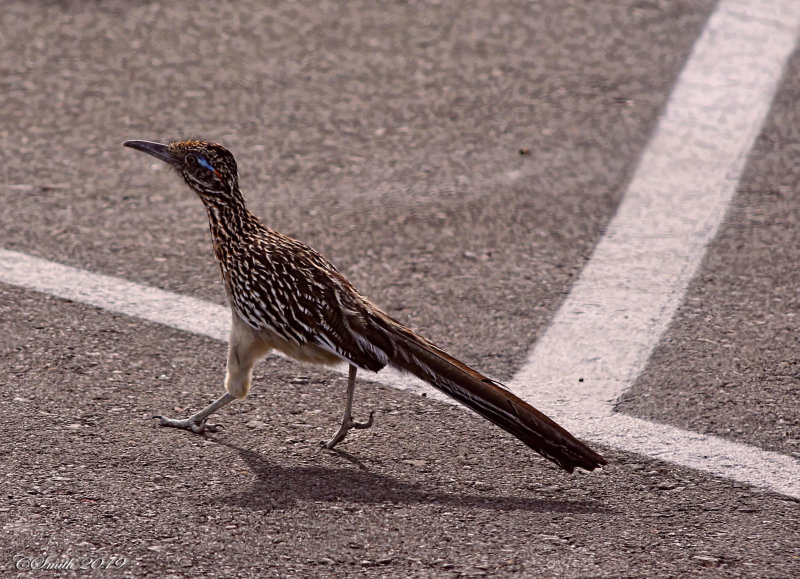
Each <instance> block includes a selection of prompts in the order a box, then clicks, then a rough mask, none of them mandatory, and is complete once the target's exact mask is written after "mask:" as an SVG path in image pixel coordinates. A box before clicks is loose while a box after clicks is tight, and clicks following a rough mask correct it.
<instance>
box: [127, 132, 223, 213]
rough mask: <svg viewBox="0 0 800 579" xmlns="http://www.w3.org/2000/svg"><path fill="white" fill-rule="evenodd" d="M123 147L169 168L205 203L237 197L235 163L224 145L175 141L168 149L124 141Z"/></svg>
mask: <svg viewBox="0 0 800 579" xmlns="http://www.w3.org/2000/svg"><path fill="white" fill-rule="evenodd" d="M123 145H125V146H126V147H131V148H132V149H138V150H139V151H144V152H145V153H147V154H148V155H152V156H153V157H155V158H156V159H160V160H161V161H164V162H165V163H167V164H168V165H170V166H171V167H172V168H173V169H175V170H176V171H177V172H178V173H180V175H181V176H182V177H183V178H184V180H185V181H186V183H187V184H188V185H189V187H191V188H192V189H194V191H195V192H196V193H197V194H198V195H200V197H201V198H202V199H203V200H204V201H212V202H216V203H220V202H224V201H225V198H226V197H229V196H231V195H234V194H236V193H238V187H239V174H238V171H237V168H236V160H235V159H234V158H233V155H232V154H231V153H230V151H228V150H227V149H226V148H225V147H223V146H222V145H218V144H216V143H207V142H205V141H175V142H173V143H169V144H167V145H163V144H161V143H153V142H150V141H125V142H124V143H123Z"/></svg>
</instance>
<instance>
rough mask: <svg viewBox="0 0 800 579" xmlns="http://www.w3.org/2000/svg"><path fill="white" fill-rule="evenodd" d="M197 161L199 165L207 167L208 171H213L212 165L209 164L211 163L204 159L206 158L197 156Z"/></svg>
mask: <svg viewBox="0 0 800 579" xmlns="http://www.w3.org/2000/svg"><path fill="white" fill-rule="evenodd" d="M197 163H198V164H199V165H200V166H201V167H205V168H206V169H208V170H209V171H213V170H214V167H212V166H211V163H209V162H208V161H206V160H205V159H204V158H203V157H197Z"/></svg>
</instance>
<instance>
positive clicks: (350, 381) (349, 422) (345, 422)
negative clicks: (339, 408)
mask: <svg viewBox="0 0 800 579" xmlns="http://www.w3.org/2000/svg"><path fill="white" fill-rule="evenodd" d="M357 371H358V368H357V367H356V366H353V365H352V364H350V375H349V377H348V378H347V394H346V400H345V404H344V416H342V425H341V426H340V427H339V432H337V433H336V435H335V436H334V437H333V438H331V439H330V440H329V441H328V442H323V443H322V446H324V447H325V448H333V447H334V446H336V445H337V444H339V443H340V442H341V441H342V440H344V437H345V436H347V433H348V432H349V431H350V429H351V428H369V427H370V426H372V415H373V414H375V412H370V413H369V419H368V420H367V421H366V422H356V421H355V420H353V415H352V414H351V413H352V410H353V393H354V392H355V389H356V372H357Z"/></svg>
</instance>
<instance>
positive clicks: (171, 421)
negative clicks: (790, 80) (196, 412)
mask: <svg viewBox="0 0 800 579" xmlns="http://www.w3.org/2000/svg"><path fill="white" fill-rule="evenodd" d="M153 418H158V420H159V424H161V426H171V427H172V428H183V429H184V430H191V431H192V432H194V433H195V434H203V433H204V432H217V431H218V430H219V429H220V428H221V427H222V425H221V424H208V422H207V421H206V419H205V418H204V419H203V420H197V419H196V418H194V417H193V416H190V417H189V418H183V419H177V418H167V417H166V416H154V417H153Z"/></svg>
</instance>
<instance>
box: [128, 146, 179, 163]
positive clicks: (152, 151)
mask: <svg viewBox="0 0 800 579" xmlns="http://www.w3.org/2000/svg"><path fill="white" fill-rule="evenodd" d="M122 144H123V145H124V146H126V147H130V148H131V149H138V150H139V151H144V152H145V153H147V154H148V155H153V156H154V157H155V158H156V159H160V160H162V161H164V162H165V163H170V164H172V163H173V162H174V161H175V157H173V155H172V153H171V152H170V150H169V149H168V148H167V145H162V144H161V143H153V142H151V141H125V142H124V143H122Z"/></svg>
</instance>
